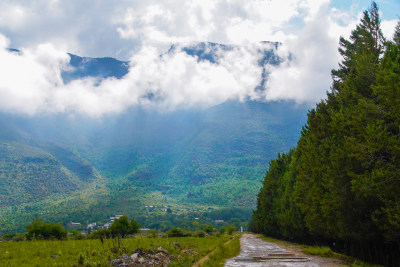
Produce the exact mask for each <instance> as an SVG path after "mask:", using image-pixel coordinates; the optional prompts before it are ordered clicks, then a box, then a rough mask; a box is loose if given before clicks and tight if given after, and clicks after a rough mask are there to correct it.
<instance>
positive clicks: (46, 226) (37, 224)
mask: <svg viewBox="0 0 400 267" xmlns="http://www.w3.org/2000/svg"><path fill="white" fill-rule="evenodd" d="M26 231H27V232H28V233H27V234H26V238H27V239H28V240H31V239H33V238H37V239H52V238H56V239H58V240H61V239H65V238H66V237H67V233H68V232H67V230H65V229H64V227H63V226H62V225H61V224H60V223H56V224H51V223H47V222H45V221H43V220H42V219H36V220H35V221H34V222H33V223H32V224H30V225H28V226H27V227H26Z"/></svg>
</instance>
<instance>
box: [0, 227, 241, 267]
mask: <svg viewBox="0 0 400 267" xmlns="http://www.w3.org/2000/svg"><path fill="white" fill-rule="evenodd" d="M230 238H231V236H229V235H221V236H219V237H217V236H207V237H203V238H201V237H170V238H166V237H164V238H162V237H155V238H153V237H144V236H142V237H134V238H125V239H122V240H121V245H120V248H118V245H117V242H116V241H115V240H114V241H113V240H109V239H106V240H104V244H102V243H101V241H100V240H98V239H92V240H89V239H88V240H65V241H43V240H38V241H21V242H3V243H0V266H109V265H110V261H111V260H113V259H115V258H117V256H119V255H121V254H128V255H131V254H132V252H133V251H134V250H136V249H138V248H143V249H157V248H158V247H162V248H164V249H166V250H168V252H169V253H171V254H172V255H174V257H175V260H174V261H173V262H171V263H170V264H169V265H168V266H182V267H183V266H192V265H193V264H194V263H195V262H196V261H198V260H199V259H201V258H203V257H204V256H205V255H207V254H208V253H210V252H211V251H213V250H215V249H216V248H218V247H221V246H223V244H224V243H226V242H227V241H228V240H229V239H230ZM174 242H178V243H179V244H180V245H181V247H180V248H179V247H178V246H176V245H174ZM231 243H232V244H236V241H235V242H231ZM185 249H191V250H193V251H195V252H196V254H195V255H190V254H186V253H184V252H182V250H185ZM52 255H59V256H57V257H56V258H53V257H52Z"/></svg>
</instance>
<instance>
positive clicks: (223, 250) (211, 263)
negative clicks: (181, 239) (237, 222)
mask: <svg viewBox="0 0 400 267" xmlns="http://www.w3.org/2000/svg"><path fill="white" fill-rule="evenodd" d="M240 236H241V235H240V234H238V235H236V236H235V237H234V238H233V239H232V240H230V241H229V243H226V244H223V243H220V244H218V247H217V248H216V249H215V251H214V252H213V253H211V255H209V258H208V260H206V261H205V262H204V263H203V264H201V265H200V266H201V267H218V266H224V263H225V261H226V259H228V258H232V257H235V256H237V255H238V254H239V252H240Z"/></svg>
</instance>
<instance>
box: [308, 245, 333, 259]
mask: <svg viewBox="0 0 400 267" xmlns="http://www.w3.org/2000/svg"><path fill="white" fill-rule="evenodd" d="M303 252H304V253H306V254H308V255H313V256H320V257H334V256H335V255H334V253H333V251H332V250H331V248H330V247H318V246H313V247H306V248H304V249H303Z"/></svg>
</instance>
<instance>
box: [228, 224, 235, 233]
mask: <svg viewBox="0 0 400 267" xmlns="http://www.w3.org/2000/svg"><path fill="white" fill-rule="evenodd" d="M226 231H227V232H228V234H229V235H231V234H232V233H233V232H235V231H236V226H234V225H229V226H228V227H226Z"/></svg>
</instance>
